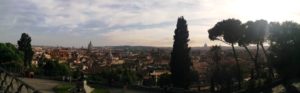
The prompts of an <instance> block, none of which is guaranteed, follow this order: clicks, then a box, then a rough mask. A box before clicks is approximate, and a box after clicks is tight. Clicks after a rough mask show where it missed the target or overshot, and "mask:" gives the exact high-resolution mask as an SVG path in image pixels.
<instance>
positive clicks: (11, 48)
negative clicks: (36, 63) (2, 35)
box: [0, 43, 23, 72]
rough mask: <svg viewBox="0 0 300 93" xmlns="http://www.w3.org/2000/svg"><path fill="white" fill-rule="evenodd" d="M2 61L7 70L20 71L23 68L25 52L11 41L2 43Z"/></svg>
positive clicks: (0, 48) (0, 55) (0, 58)
mask: <svg viewBox="0 0 300 93" xmlns="http://www.w3.org/2000/svg"><path fill="white" fill-rule="evenodd" d="M0 62H1V63H0V64H1V66H2V67H3V68H5V69H6V70H8V71H16V72H19V70H20V69H22V68H23V53H22V52H20V51H18V50H17V48H16V47H15V45H13V44H11V43H0Z"/></svg>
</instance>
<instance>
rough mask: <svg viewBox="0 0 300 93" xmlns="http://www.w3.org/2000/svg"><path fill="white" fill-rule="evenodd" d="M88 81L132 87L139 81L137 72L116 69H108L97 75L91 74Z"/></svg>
mask: <svg viewBox="0 0 300 93" xmlns="http://www.w3.org/2000/svg"><path fill="white" fill-rule="evenodd" d="M88 80H90V81H94V82H98V83H102V84H111V83H112V82H114V84H121V85H126V84H129V85H132V84H135V83H136V81H137V80H138V76H137V73H136V72H135V71H132V70H129V69H124V68H115V69H107V70H104V71H102V72H100V73H97V74H91V75H89V76H88Z"/></svg>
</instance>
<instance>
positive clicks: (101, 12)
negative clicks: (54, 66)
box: [0, 0, 300, 47]
mask: <svg viewBox="0 0 300 93" xmlns="http://www.w3.org/2000/svg"><path fill="white" fill-rule="evenodd" d="M299 3H300V1H297V0H274V1H273V0H251V1H243V0H227V1H225V0H222V1H216V0H190V1H187V0H172V1H171V0H170V1H165V2H162V1H160V0H153V1H152V0H151V1H142V0H125V1H124V0H121V1H118V0H112V1H97V0H90V1H81V0H72V1H71V0H66V1H61V0H43V1H41V0H22V1H21V0H1V1H0V13H1V16H0V33H1V34H0V42H11V43H13V44H16V43H17V40H18V39H20V37H21V34H22V33H23V32H25V33H28V34H29V35H30V36H31V38H32V44H33V45H46V46H48V45H50V46H66V47H72V46H74V47H81V46H86V45H87V44H88V43H89V42H90V41H92V43H93V45H94V46H118V45H132V46H163V47H171V46H172V44H173V35H174V30H175V28H176V21H177V20H176V19H177V18H178V17H180V16H184V17H185V19H187V23H188V30H189V34H190V42H189V45H190V46H192V47H197V46H203V45H204V44H205V43H207V44H208V45H213V44H219V45H222V44H224V43H222V42H212V41H210V40H209V39H208V33H207V30H208V29H209V28H210V27H213V26H214V24H215V23H216V22H218V21H220V20H223V19H227V18H237V19H240V20H241V21H242V22H246V21H248V20H253V21H254V20H258V19H266V20H268V21H279V22H282V21H285V20H288V21H289V20H293V21H295V22H300V12H299V10H300V6H298V5H297V4H299ZM252 6H255V7H252Z"/></svg>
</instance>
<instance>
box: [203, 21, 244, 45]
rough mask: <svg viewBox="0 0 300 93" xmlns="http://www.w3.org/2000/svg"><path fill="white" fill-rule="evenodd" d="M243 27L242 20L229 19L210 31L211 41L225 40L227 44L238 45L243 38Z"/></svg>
mask: <svg viewBox="0 0 300 93" xmlns="http://www.w3.org/2000/svg"><path fill="white" fill-rule="evenodd" d="M243 29H244V28H243V26H242V23H241V21H240V20H237V19H227V20H223V21H221V22H218V23H217V24H216V25H215V26H214V27H213V28H211V29H209V30H208V33H209V39H210V40H224V41H225V42H227V43H237V42H238V41H239V39H240V38H241V37H242V30H243Z"/></svg>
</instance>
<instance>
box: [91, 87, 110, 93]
mask: <svg viewBox="0 0 300 93" xmlns="http://www.w3.org/2000/svg"><path fill="white" fill-rule="evenodd" d="M92 93H110V92H109V91H108V90H107V89H104V88H95V89H94V90H93V91H92Z"/></svg>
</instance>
